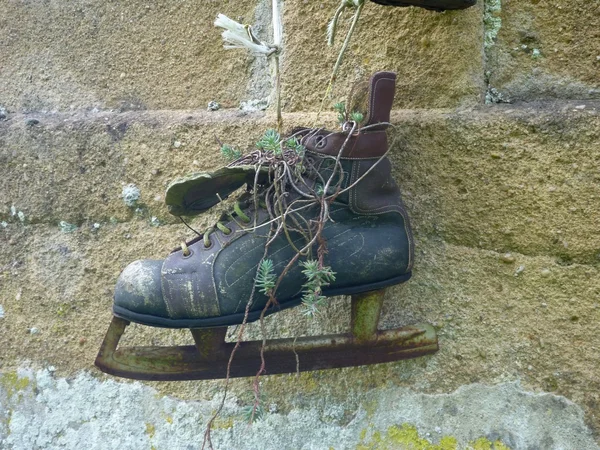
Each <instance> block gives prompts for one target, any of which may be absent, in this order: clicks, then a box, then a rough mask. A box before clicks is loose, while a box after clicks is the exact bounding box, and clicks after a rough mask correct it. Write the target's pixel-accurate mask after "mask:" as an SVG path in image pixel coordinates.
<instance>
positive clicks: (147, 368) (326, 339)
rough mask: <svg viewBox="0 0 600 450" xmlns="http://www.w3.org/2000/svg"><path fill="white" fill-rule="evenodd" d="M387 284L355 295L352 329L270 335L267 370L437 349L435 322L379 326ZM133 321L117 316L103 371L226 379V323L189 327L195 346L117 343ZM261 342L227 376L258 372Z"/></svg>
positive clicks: (244, 350)
mask: <svg viewBox="0 0 600 450" xmlns="http://www.w3.org/2000/svg"><path fill="white" fill-rule="evenodd" d="M384 296H385V289H381V290H378V291H371V292H367V293H362V294H355V295H353V296H352V303H351V317H350V332H349V333H346V334H335V335H325V336H314V337H310V336H309V337H301V338H293V339H271V340H268V341H267V342H266V344H265V348H264V358H265V367H266V374H267V375H269V374H278V373H294V372H303V371H309V370H323V369H335V368H340V367H353V366H364V365H368V364H379V363H386V362H392V361H398V360H402V359H410V358H416V357H419V356H424V355H428V354H431V353H435V352H436V351H437V350H438V341H437V335H436V333H435V329H434V328H433V327H432V326H431V325H412V326H407V327H403V328H398V329H394V330H386V331H380V330H378V329H377V325H378V323H379V317H380V314H381V307H382V304H383V298H384ZM127 325H129V322H128V321H127V320H124V319H121V318H119V317H116V316H113V319H112V322H111V324H110V327H109V329H108V332H107V333H106V336H105V338H104V342H103V343H102V346H101V347H100V351H99V352H98V357H97V358H96V366H97V367H98V368H99V369H100V370H102V371H103V372H106V373H109V374H111V375H115V376H118V377H124V378H133V379H136V380H154V381H180V380H214V379H218V378H226V377H227V371H228V365H229V360H230V356H231V352H232V351H233V348H234V347H235V344H234V343H227V342H225V335H226V334H227V327H220V328H202V329H198V328H196V329H190V331H191V332H192V336H193V337H194V342H195V343H196V345H195V346H194V345H187V346H176V347H125V348H117V347H118V345H119V340H120V339H121V336H122V335H123V332H124V331H125V328H126V327H127ZM261 348H262V341H249V342H242V343H241V344H240V347H239V348H238V349H237V351H236V353H235V357H234V358H233V359H232V362H231V365H229V376H230V377H232V378H234V377H250V376H254V375H256V373H257V372H258V370H259V367H260V364H261Z"/></svg>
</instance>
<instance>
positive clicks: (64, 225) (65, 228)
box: [58, 220, 77, 233]
mask: <svg viewBox="0 0 600 450" xmlns="http://www.w3.org/2000/svg"><path fill="white" fill-rule="evenodd" d="M58 227H59V228H60V231H61V232H63V233H72V232H73V231H75V230H76V229H77V225H73V224H72V223H69V222H65V221H64V220H61V221H60V222H59V223H58Z"/></svg>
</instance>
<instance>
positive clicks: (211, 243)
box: [202, 239, 214, 250]
mask: <svg viewBox="0 0 600 450" xmlns="http://www.w3.org/2000/svg"><path fill="white" fill-rule="evenodd" d="M209 242H210V245H209V246H208V247H207V246H206V245H202V247H203V248H204V250H210V249H211V248H212V246H213V245H214V243H213V241H212V240H210V239H209Z"/></svg>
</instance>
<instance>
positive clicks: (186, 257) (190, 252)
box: [181, 248, 194, 259]
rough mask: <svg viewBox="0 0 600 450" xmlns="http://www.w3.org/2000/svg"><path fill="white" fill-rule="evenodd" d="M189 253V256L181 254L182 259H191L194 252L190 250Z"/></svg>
mask: <svg viewBox="0 0 600 450" xmlns="http://www.w3.org/2000/svg"><path fill="white" fill-rule="evenodd" d="M187 251H188V254H187V255H186V254H185V252H182V253H181V257H182V258H183V259H188V258H190V257H191V256H192V255H193V254H194V250H192V249H190V248H188V250H187Z"/></svg>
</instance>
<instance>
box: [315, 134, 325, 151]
mask: <svg viewBox="0 0 600 450" xmlns="http://www.w3.org/2000/svg"><path fill="white" fill-rule="evenodd" d="M315 141H316V143H315V148H318V149H322V148H325V146H326V145H327V138H326V137H325V136H317V137H316V138H315Z"/></svg>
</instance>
